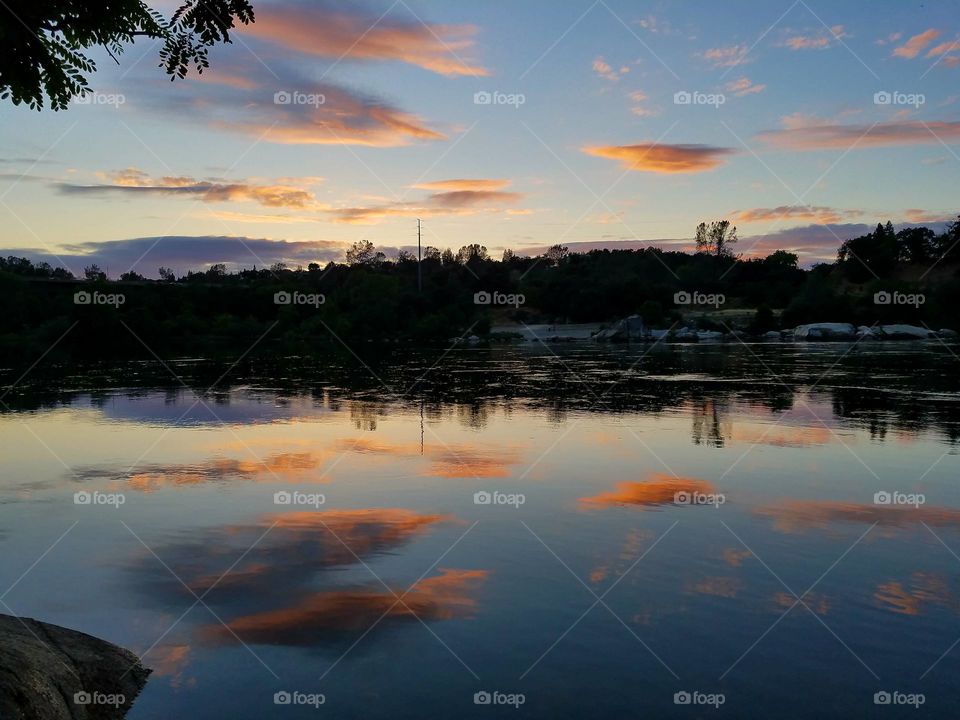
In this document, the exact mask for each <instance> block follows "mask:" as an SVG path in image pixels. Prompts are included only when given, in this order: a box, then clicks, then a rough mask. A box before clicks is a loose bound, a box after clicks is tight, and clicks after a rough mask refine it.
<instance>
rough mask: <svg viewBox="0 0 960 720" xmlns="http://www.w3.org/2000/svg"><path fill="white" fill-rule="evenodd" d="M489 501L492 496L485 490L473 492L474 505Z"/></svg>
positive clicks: (491, 500) (488, 502)
mask: <svg viewBox="0 0 960 720" xmlns="http://www.w3.org/2000/svg"><path fill="white" fill-rule="evenodd" d="M491 502H493V496H492V495H491V494H490V493H488V492H487V491H486V490H480V491H479V492H475V493H474V494H473V504H474V505H489V504H490V503H491Z"/></svg>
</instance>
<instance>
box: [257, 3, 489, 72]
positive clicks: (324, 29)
mask: <svg viewBox="0 0 960 720" xmlns="http://www.w3.org/2000/svg"><path fill="white" fill-rule="evenodd" d="M244 32H245V33H247V34H249V35H253V36H254V37H257V38H259V39H261V40H265V41H267V42H270V43H274V44H277V45H281V46H283V47H284V48H285V49H288V50H295V51H297V52H300V53H304V54H306V55H316V56H320V57H327V58H335V59H337V60H339V59H341V58H349V59H353V60H370V61H376V60H379V61H396V62H403V63H407V64H409V65H415V66H417V67H420V68H423V69H425V70H430V71H432V72H435V73H438V74H440V75H446V76H457V75H472V76H474V77H480V76H487V75H489V74H490V71H489V70H487V69H486V68H484V67H483V66H482V65H479V64H477V63H476V62H474V61H473V60H471V59H469V53H470V52H471V50H472V49H473V47H474V36H475V35H476V33H477V28H476V27H474V26H472V25H435V24H424V23H421V22H419V21H418V22H400V21H398V20H394V19H391V18H385V17H380V18H379V19H378V18H377V17H376V16H375V15H365V14H361V13H360V12H356V11H349V10H344V9H340V8H335V7H332V6H330V5H329V4H327V3H323V2H320V3H315V4H311V6H306V5H290V4H271V5H267V6H265V7H263V9H262V10H261V9H258V11H257V21H256V22H255V23H253V24H251V25H249V26H248V27H246V28H244ZM464 56H467V57H464Z"/></svg>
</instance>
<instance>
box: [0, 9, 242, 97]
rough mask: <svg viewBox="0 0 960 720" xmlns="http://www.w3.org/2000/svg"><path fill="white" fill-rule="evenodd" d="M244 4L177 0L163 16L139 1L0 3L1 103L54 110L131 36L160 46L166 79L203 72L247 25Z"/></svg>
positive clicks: (81, 91)
mask: <svg viewBox="0 0 960 720" xmlns="http://www.w3.org/2000/svg"><path fill="white" fill-rule="evenodd" d="M253 20H254V15H253V7H252V6H251V5H250V2H249V0H183V2H182V4H181V5H180V6H179V7H178V8H177V9H176V11H175V12H174V13H173V15H172V16H171V17H169V18H167V17H165V16H164V15H163V14H162V13H161V12H159V11H158V10H156V9H154V8H151V7H150V6H149V5H147V3H146V2H143V0H110V1H109V2H106V1H103V2H85V0H4V2H0V99H4V100H6V99H10V100H11V101H13V103H14V104H15V105H20V104H26V105H28V106H29V107H31V108H33V109H36V110H40V109H42V108H43V107H44V103H45V99H49V104H50V107H51V108H52V109H53V110H63V109H65V108H66V107H67V104H68V103H69V102H70V100H71V99H72V98H74V97H76V96H82V95H85V94H86V93H87V92H89V91H90V85H89V83H88V81H87V77H88V76H89V75H90V74H92V73H93V72H95V71H96V69H97V67H96V63H95V62H94V61H93V60H92V59H91V58H90V56H89V55H88V54H87V52H88V51H89V50H90V49H92V48H95V47H102V48H105V49H106V51H107V52H108V53H109V54H110V55H111V56H112V57H113V58H114V60H116V59H117V56H118V55H120V54H121V53H122V52H123V50H124V46H125V45H127V44H129V43H132V42H133V41H134V39H135V38H137V37H147V38H151V39H154V40H162V41H163V44H162V46H161V49H160V64H159V66H160V67H162V68H163V69H164V70H165V71H166V73H167V74H168V75H169V76H170V79H171V80H173V79H174V78H177V77H180V78H183V77H186V75H187V73H188V72H189V70H190V68H191V67H196V69H197V72H198V73H201V72H203V70H204V68H206V67H209V62H208V59H207V53H208V51H209V49H210V48H211V47H213V46H214V45H216V44H218V43H221V42H224V43H229V42H231V40H230V31H231V30H233V29H234V27H235V26H236V24H237V23H238V22H239V23H242V24H244V25H246V24H248V23H251V22H253Z"/></svg>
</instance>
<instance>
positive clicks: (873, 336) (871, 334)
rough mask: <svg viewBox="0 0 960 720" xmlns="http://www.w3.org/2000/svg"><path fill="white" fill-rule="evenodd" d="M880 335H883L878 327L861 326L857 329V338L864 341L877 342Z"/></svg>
mask: <svg viewBox="0 0 960 720" xmlns="http://www.w3.org/2000/svg"><path fill="white" fill-rule="evenodd" d="M882 335H883V333H882V332H881V331H880V328H878V327H867V326H866V325H861V326H860V327H858V328H857V337H860V338H863V339H864V340H879V339H880V337H881V336H882Z"/></svg>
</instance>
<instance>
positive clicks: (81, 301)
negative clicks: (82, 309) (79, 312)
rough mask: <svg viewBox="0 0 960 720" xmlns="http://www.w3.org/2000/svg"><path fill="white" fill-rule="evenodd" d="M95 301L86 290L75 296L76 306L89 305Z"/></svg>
mask: <svg viewBox="0 0 960 720" xmlns="http://www.w3.org/2000/svg"><path fill="white" fill-rule="evenodd" d="M92 301H93V296H92V295H91V294H90V293H88V292H87V291H86V290H81V291H80V292H76V293H74V294H73V304H74V305H89V304H90V303H91V302H92Z"/></svg>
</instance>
